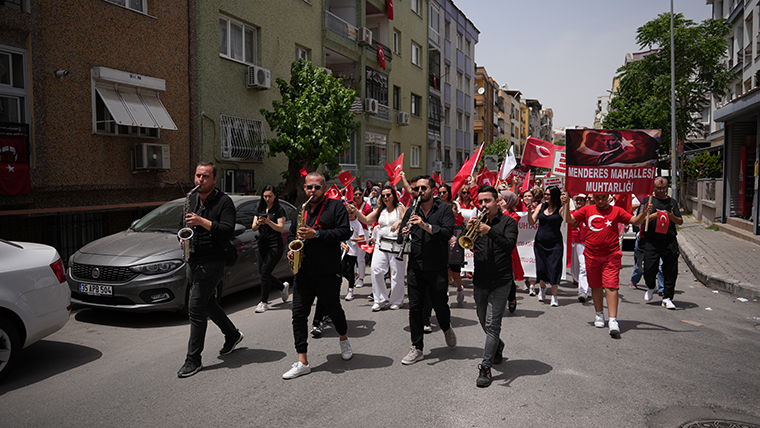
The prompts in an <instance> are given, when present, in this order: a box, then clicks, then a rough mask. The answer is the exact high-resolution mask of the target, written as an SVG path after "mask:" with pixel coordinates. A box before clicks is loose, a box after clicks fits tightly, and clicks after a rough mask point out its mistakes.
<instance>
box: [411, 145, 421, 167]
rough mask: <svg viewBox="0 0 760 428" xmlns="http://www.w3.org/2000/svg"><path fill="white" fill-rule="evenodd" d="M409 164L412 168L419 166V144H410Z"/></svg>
mask: <svg viewBox="0 0 760 428" xmlns="http://www.w3.org/2000/svg"><path fill="white" fill-rule="evenodd" d="M409 166H410V167H412V168H419V167H420V146H412V150H411V156H410V158H409Z"/></svg>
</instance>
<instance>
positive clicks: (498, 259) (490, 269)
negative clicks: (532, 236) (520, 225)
mask: <svg viewBox="0 0 760 428" xmlns="http://www.w3.org/2000/svg"><path fill="white" fill-rule="evenodd" d="M488 224H489V225H490V226H491V230H490V231H489V232H488V233H487V234H485V235H483V236H480V237H478V238H477V239H476V240H475V247H474V248H473V253H474V256H475V274H474V275H473V277H472V285H473V286H475V287H478V288H485V289H491V288H495V287H498V286H502V285H511V284H512V281H513V280H514V277H513V273H512V251H514V249H515V244H516V243H517V222H516V221H515V219H513V218H512V217H510V216H507V215H504V214H502V213H501V212H499V213H498V214H497V215H496V218H494V219H492V220H489V221H488Z"/></svg>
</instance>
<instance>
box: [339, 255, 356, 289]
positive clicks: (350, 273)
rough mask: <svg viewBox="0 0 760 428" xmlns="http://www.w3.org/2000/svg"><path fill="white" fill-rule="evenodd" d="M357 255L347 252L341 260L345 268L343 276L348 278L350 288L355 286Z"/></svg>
mask: <svg viewBox="0 0 760 428" xmlns="http://www.w3.org/2000/svg"><path fill="white" fill-rule="evenodd" d="M356 260H357V259H356V256H349V255H348V254H346V255H345V256H343V260H341V267H342V268H343V272H342V273H343V278H346V280H348V289H349V290H352V289H353V288H354V282H356V275H354V268H356Z"/></svg>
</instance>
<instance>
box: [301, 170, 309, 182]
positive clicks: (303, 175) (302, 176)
mask: <svg viewBox="0 0 760 428" xmlns="http://www.w3.org/2000/svg"><path fill="white" fill-rule="evenodd" d="M299 172H300V173H301V178H302V179H303V180H306V176H307V175H309V173H308V172H306V168H301V171H299Z"/></svg>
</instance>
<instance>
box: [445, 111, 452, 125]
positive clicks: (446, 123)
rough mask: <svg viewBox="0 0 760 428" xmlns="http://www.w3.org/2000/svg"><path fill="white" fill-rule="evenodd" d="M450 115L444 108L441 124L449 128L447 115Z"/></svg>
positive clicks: (449, 123) (449, 120)
mask: <svg viewBox="0 0 760 428" xmlns="http://www.w3.org/2000/svg"><path fill="white" fill-rule="evenodd" d="M450 114H451V110H450V109H449V108H448V107H446V109H445V110H444V111H443V124H444V125H445V126H451V119H450V118H449V115H450Z"/></svg>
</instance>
